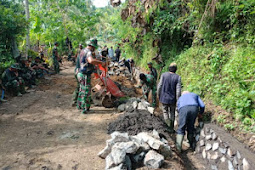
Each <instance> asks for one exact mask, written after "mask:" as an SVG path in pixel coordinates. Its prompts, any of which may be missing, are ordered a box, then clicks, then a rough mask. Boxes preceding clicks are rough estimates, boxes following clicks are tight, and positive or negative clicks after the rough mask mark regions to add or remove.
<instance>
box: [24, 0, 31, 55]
mask: <svg viewBox="0 0 255 170" xmlns="http://www.w3.org/2000/svg"><path fill="white" fill-rule="evenodd" d="M24 3H25V12H26V18H27V21H28V22H29V19H30V14H29V2H28V0H25V1H24ZM29 34H30V30H29V24H28V28H27V36H26V55H28V50H29V49H30V36H29Z"/></svg>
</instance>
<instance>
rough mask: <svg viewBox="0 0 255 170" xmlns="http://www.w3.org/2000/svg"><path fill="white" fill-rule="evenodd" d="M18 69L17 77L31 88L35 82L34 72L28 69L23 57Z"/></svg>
mask: <svg viewBox="0 0 255 170" xmlns="http://www.w3.org/2000/svg"><path fill="white" fill-rule="evenodd" d="M19 67H20V69H19V75H20V76H21V77H22V79H23V80H24V81H25V85H26V86H28V87H29V88H32V87H33V85H35V82H36V72H35V71H34V70H32V69H31V68H29V63H28V61H27V60H26V59H25V58H24V57H23V58H21V61H20V64H19Z"/></svg>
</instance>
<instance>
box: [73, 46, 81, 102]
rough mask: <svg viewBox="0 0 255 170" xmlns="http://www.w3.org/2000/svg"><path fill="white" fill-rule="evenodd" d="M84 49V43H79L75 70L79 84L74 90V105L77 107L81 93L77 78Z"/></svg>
mask: <svg viewBox="0 0 255 170" xmlns="http://www.w3.org/2000/svg"><path fill="white" fill-rule="evenodd" d="M82 49H83V46H82V44H79V49H78V50H77V53H76V66H75V70H74V74H75V79H76V81H77V85H76V88H75V90H74V92H73V98H72V107H75V106H76V105H77V98H78V95H79V89H80V83H79V81H78V79H77V74H78V73H79V71H80V68H81V55H80V54H81V51H82Z"/></svg>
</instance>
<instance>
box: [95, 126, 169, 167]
mask: <svg viewBox="0 0 255 170" xmlns="http://www.w3.org/2000/svg"><path fill="white" fill-rule="evenodd" d="M170 155H171V148H170V146H169V145H168V142H167V140H166V139H164V138H160V136H159V133H158V132H157V131H156V130H153V132H151V133H149V132H141V133H139V134H137V135H134V136H129V135H128V133H120V132H113V133H112V134H111V139H109V140H107V141H106V147H105V148H104V149H103V150H102V151H101V152H99V153H98V156H99V157H101V158H103V159H105V161H106V166H105V169H106V170H132V169H135V168H138V167H142V166H146V167H148V168H150V169H158V168H160V167H161V166H162V164H163V162H164V159H165V158H166V157H169V156H170Z"/></svg>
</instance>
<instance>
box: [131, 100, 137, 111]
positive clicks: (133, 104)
mask: <svg viewBox="0 0 255 170" xmlns="http://www.w3.org/2000/svg"><path fill="white" fill-rule="evenodd" d="M132 106H133V108H134V109H137V106H138V102H137V101H134V102H133V103H132Z"/></svg>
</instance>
